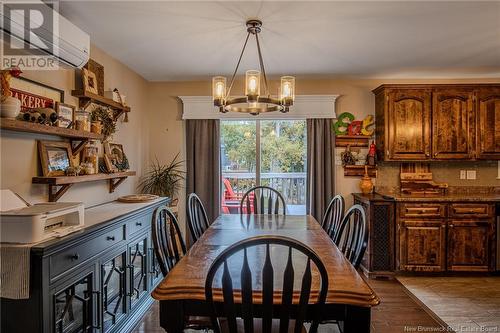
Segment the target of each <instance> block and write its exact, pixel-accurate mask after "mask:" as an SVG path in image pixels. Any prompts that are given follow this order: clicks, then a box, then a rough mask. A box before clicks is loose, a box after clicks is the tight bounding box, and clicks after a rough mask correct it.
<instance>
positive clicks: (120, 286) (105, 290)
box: [0, 198, 168, 333]
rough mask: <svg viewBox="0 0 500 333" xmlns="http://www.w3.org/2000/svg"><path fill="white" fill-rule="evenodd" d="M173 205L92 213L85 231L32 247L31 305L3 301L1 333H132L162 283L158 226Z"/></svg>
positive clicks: (116, 206) (112, 207)
mask: <svg viewBox="0 0 500 333" xmlns="http://www.w3.org/2000/svg"><path fill="white" fill-rule="evenodd" d="M167 203H168V199H167V198H162V199H158V200H155V201H153V202H150V203H142V204H125V203H119V202H112V203H107V204H103V205H100V206H97V207H93V208H90V209H87V210H86V211H85V227H84V229H82V230H80V231H78V232H75V233H73V234H70V235H67V236H65V237H63V238H59V239H53V240H49V241H46V242H44V243H40V244H37V245H35V246H33V247H32V248H31V272H30V275H31V277H30V298H29V299H26V300H11V299H5V298H2V299H1V318H0V319H1V328H2V332H9V333H15V332H23V333H28V332H33V333H49V332H50V333H52V332H57V333H66V332H98V333H100V332H102V333H105V332H106V333H107V332H128V331H130V330H131V329H132V328H133V327H134V326H135V325H136V324H137V321H138V320H139V319H140V318H141V316H142V315H143V314H144V312H145V311H146V310H147V309H148V308H149V306H150V305H151V304H152V302H153V299H152V298H151V296H150V293H151V291H152V290H153V289H154V287H155V286H156V285H157V284H158V283H159V282H160V281H161V280H162V275H161V272H160V270H159V267H158V265H157V263H156V258H155V256H154V251H153V245H152V243H151V221H152V218H153V212H154V210H155V209H156V208H157V207H160V206H162V205H166V204H167Z"/></svg>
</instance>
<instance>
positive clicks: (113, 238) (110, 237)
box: [106, 236, 115, 241]
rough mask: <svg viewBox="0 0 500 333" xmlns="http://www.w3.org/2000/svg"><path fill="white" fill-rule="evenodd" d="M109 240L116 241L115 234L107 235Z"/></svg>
mask: <svg viewBox="0 0 500 333" xmlns="http://www.w3.org/2000/svg"><path fill="white" fill-rule="evenodd" d="M106 239H107V240H109V241H114V240H115V236H108V237H106Z"/></svg>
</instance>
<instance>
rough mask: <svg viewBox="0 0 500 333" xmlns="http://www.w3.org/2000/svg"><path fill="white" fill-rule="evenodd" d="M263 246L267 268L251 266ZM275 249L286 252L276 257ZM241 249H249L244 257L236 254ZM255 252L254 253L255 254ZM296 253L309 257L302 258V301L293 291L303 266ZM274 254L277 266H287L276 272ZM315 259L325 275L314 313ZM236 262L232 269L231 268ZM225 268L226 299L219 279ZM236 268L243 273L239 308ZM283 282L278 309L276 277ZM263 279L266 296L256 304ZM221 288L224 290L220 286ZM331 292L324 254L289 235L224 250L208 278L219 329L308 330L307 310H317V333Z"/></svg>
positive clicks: (214, 319) (208, 295)
mask: <svg viewBox="0 0 500 333" xmlns="http://www.w3.org/2000/svg"><path fill="white" fill-rule="evenodd" d="M257 247H259V248H257ZM259 250H262V251H265V253H262V255H263V256H265V260H264V264H263V267H262V268H261V269H258V268H257V269H256V268H255V266H254V265H250V264H249V260H251V258H250V259H249V256H250V255H252V254H253V253H255V252H254V251H256V252H257V253H259V254H260V251H259ZM280 250H281V251H280ZM271 251H273V252H274V251H280V252H278V253H274V255H271ZM241 252H243V253H242V256H243V258H242V260H241V258H240V257H238V258H234V256H235V255H236V254H241ZM249 252H251V253H250V254H249ZM292 252H297V253H301V254H302V255H303V256H305V258H304V257H303V256H302V258H303V259H304V273H303V275H302V279H301V282H300V284H299V285H300V286H301V287H300V288H301V289H300V297H299V298H298V300H296V301H293V292H294V281H295V276H294V274H295V270H296V269H297V267H295V270H294V264H293V263H292V257H293V256H292ZM278 254H279V255H278ZM281 254H282V255H281ZM271 257H273V258H274V259H275V260H276V259H277V258H278V257H279V259H278V260H276V262H275V264H277V265H276V266H279V267H282V268H283V271H281V269H280V270H279V271H276V270H275V268H274V267H273V262H272V260H271ZM293 260H294V261H295V263H297V262H298V260H299V259H298V258H296V257H295V258H294V259H293ZM311 261H312V262H313V264H314V265H315V266H316V268H317V270H318V272H319V276H318V278H321V282H320V283H319V292H318V296H317V298H316V302H315V303H314V306H315V310H314V311H312V312H311V311H310V303H309V298H310V294H311V284H312V274H311ZM285 262H286V264H285ZM235 264H237V265H235ZM221 266H222V268H221ZM230 266H231V268H232V269H230V268H229V267H230ZM250 266H252V269H256V270H259V271H261V272H262V273H261V275H260V276H259V275H257V274H255V271H254V273H252V271H251V269H250ZM240 267H241V268H240ZM221 270H222V278H221V284H222V285H221V287H222V299H220V300H217V301H215V300H214V286H213V282H214V278H215V277H216V275H217V276H219V275H218V273H220V271H221ZM230 270H231V271H233V272H235V270H236V271H238V272H239V273H236V274H235V275H239V281H238V282H237V283H236V284H237V287H236V288H238V290H239V291H240V293H239V294H240V295H241V297H240V298H241V307H240V306H235V301H234V298H235V293H234V288H235V285H234V284H233V278H235V276H231V273H230ZM218 280H219V278H218V279H217V281H218ZM281 280H282V281H283V285H282V288H281V291H282V296H281V301H280V302H279V307H280V308H279V309H280V310H279V311H277V306H276V303H274V301H275V298H274V284H275V281H281ZM259 283H261V284H262V286H261V288H257V289H259V290H261V291H262V294H261V297H259V300H258V301H257V302H256V301H255V299H254V296H253V286H254V285H255V284H259ZM217 288H218V289H217V290H220V288H219V286H217ZM327 291H328V273H327V271H326V268H325V266H324V265H323V262H322V261H321V259H320V258H319V257H318V255H317V254H316V253H315V252H314V251H313V250H311V249H310V248H309V247H308V246H306V245H305V244H303V243H301V242H299V241H297V240H295V239H292V238H288V237H283V236H265V235H262V236H255V237H252V238H248V239H245V240H242V241H240V242H237V243H235V244H233V245H231V246H230V247H228V248H227V249H225V250H224V251H223V252H222V253H221V254H219V256H218V257H217V258H216V259H215V261H214V262H213V263H212V265H211V266H210V269H209V271H208V274H207V278H206V280H205V299H206V301H207V303H208V305H209V306H210V309H211V310H212V314H211V319H212V327H213V330H214V332H215V333H219V332H231V333H235V332H245V333H253V332H295V333H299V332H305V328H304V325H303V323H304V320H305V319H306V313H313V314H314V315H315V316H316V318H314V320H313V321H312V323H311V327H310V329H309V332H313V333H314V332H317V329H318V325H319V321H320V320H321V318H320V315H321V312H322V309H321V307H322V306H323V305H324V304H325V300H326V294H327ZM259 296H260V295H259ZM237 309H240V310H241V313H237V312H236V311H237ZM219 318H223V320H219Z"/></svg>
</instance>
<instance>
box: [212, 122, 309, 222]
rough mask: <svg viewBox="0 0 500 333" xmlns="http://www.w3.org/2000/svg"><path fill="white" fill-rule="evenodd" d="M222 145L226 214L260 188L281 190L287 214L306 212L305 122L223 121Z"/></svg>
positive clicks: (222, 204)
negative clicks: (253, 188)
mask: <svg viewBox="0 0 500 333" xmlns="http://www.w3.org/2000/svg"><path fill="white" fill-rule="evenodd" d="M257 134H258V135H257ZM220 142H221V159H222V161H221V168H222V170H221V171H222V172H221V175H222V191H221V193H222V198H221V206H222V207H221V208H222V209H221V211H222V212H223V213H225V214H228V213H235V214H236V213H239V205H240V200H241V197H242V196H243V194H244V193H245V192H246V191H247V190H249V189H250V188H251V187H253V186H258V185H266V186H270V187H272V188H274V189H276V190H278V191H279V192H280V193H281V194H282V195H283V196H284V198H285V201H286V204H287V214H292V215H293V214H305V213H306V206H305V204H306V155H307V150H306V149H307V147H306V145H307V143H306V142H307V141H306V121H305V120H222V121H221V140H220Z"/></svg>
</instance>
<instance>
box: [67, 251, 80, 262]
mask: <svg viewBox="0 0 500 333" xmlns="http://www.w3.org/2000/svg"><path fill="white" fill-rule="evenodd" d="M69 258H70V259H71V260H73V261H74V260H78V259H80V255H79V254H78V253H75V254H73V255H72V256H71V257H69Z"/></svg>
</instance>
